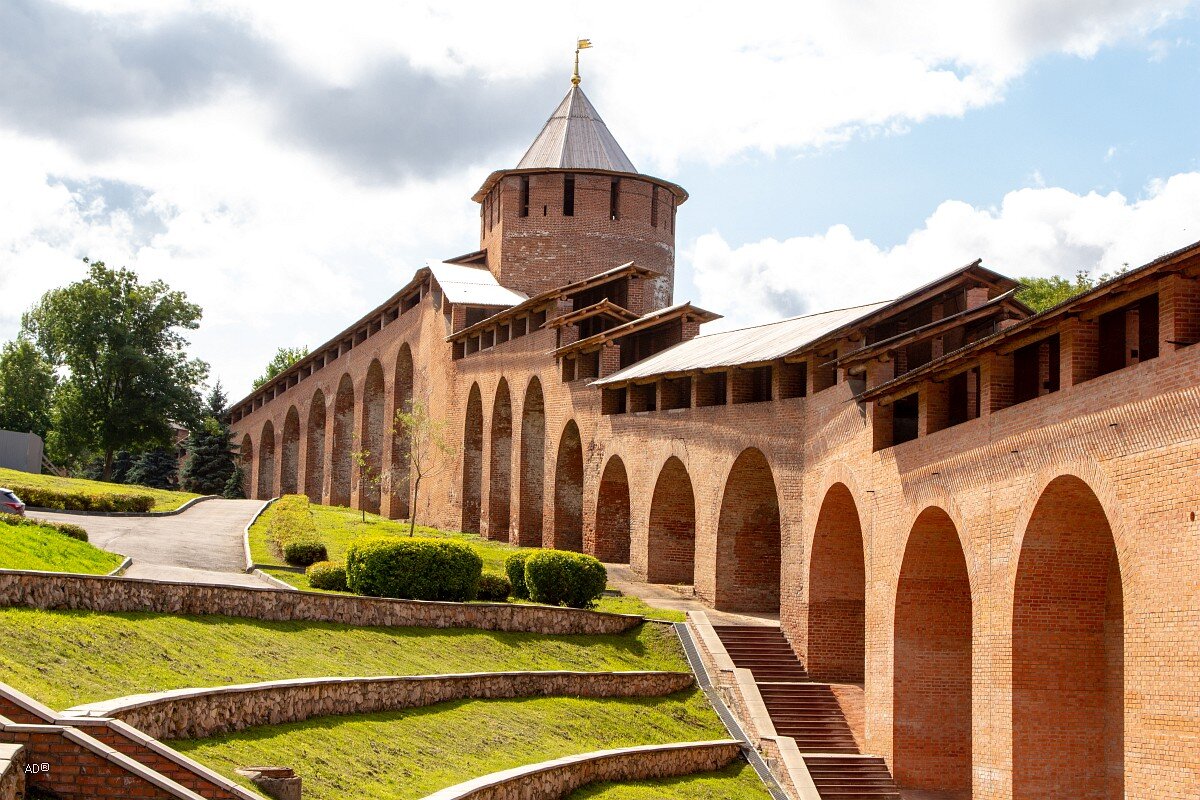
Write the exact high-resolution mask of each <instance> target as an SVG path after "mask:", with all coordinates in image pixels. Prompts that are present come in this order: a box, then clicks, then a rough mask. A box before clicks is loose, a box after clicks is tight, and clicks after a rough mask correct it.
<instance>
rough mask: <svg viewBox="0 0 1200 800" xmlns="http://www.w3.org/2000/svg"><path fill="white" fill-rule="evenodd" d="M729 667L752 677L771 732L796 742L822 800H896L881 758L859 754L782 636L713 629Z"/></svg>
mask: <svg viewBox="0 0 1200 800" xmlns="http://www.w3.org/2000/svg"><path fill="white" fill-rule="evenodd" d="M713 630H714V631H716V633H717V636H718V638H720V640H721V644H722V645H724V647H725V651H726V652H727V653H728V654H729V657H730V659H732V661H733V664H734V666H736V667H739V668H742V669H748V670H750V671H751V672H752V673H754V681H755V683H756V684H757V685H758V691H759V694H760V695H762V699H763V703H764V705H766V708H767V713H769V714H770V715H771V722H772V723H773V724H774V725H775V731H776V732H777V733H778V734H779V735H781V736H790V737H792V738H793V739H795V740H796V747H797V748H798V749H799V750H800V753H801V754H802V756H803V757H804V763H805V764H806V765H807V766H808V771H809V774H810V775H811V776H812V779H813V783H814V784H815V785H816V787H817V791H818V793H819V794H820V795H821V797H822V798H825V800H900V792H899V790H898V789H897V788H896V784H895V783H894V782H893V781H892V775H891V773H890V772H889V771H888V768H887V764H885V763H884V761H883V759H882V758H877V757H875V756H864V755H861V754H860V753H859V749H858V745H857V743H856V742H855V741H854V734H853V733H852V732H851V730H850V725H849V724H848V723H847V722H846V717H845V715H844V714H843V713H842V708H841V706H840V705H839V704H838V701H837V697H835V696H834V694H833V690H832V689H831V688H830V687H829V685H828V684H825V683H814V682H813V681H812V680H811V679H810V678H809V677H808V671H807V670H806V669H805V668H804V665H803V664H802V663H800V660H799V659H798V658H796V654H795V653H793V652H792V647H791V645H790V644H789V643H788V640H787V638H786V637H785V636H784V635H783V631H782V630H781V629H780V628H778V627H775V626H768V625H714V626H713Z"/></svg>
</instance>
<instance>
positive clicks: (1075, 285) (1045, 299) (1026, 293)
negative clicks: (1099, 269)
mask: <svg viewBox="0 0 1200 800" xmlns="http://www.w3.org/2000/svg"><path fill="white" fill-rule="evenodd" d="M1128 271H1129V265H1128V264H1123V265H1122V266H1121V268H1120V269H1118V270H1114V271H1113V272H1104V273H1101V274H1100V276H1099V277H1097V278H1093V277H1092V276H1091V274H1090V273H1088V271H1087V270H1082V269H1081V270H1077V271H1076V272H1075V277H1074V279H1071V278H1064V277H1062V276H1060V275H1051V276H1050V277H1049V278H1018V279H1017V280H1018V281H1019V282H1020V284H1021V288H1020V289H1018V290H1017V299H1018V300H1020V301H1021V302H1022V303H1024V304H1025V305H1027V306H1029V307H1030V308H1032V309H1033V310H1034V311H1045V310H1046V309H1048V308H1054V307H1055V306H1056V305H1058V304H1060V303H1065V302H1066V301H1068V300H1070V299H1071V298H1072V297H1077V296H1078V295H1081V294H1083V293H1084V292H1086V291H1087V290H1089V289H1093V288H1095V287H1096V286H1097V285H1098V284H1101V283H1104V282H1105V281H1108V280H1112V279H1113V278H1115V277H1117V276H1118V275H1123V274H1125V273H1126V272H1128Z"/></svg>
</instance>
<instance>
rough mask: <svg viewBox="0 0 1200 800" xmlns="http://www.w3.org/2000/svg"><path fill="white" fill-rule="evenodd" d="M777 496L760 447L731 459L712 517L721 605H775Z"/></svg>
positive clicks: (743, 608) (752, 608) (745, 608)
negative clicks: (717, 512)
mask: <svg viewBox="0 0 1200 800" xmlns="http://www.w3.org/2000/svg"><path fill="white" fill-rule="evenodd" d="M781 547H782V545H781V541H780V529H779V498H778V496H777V495H776V493H775V479H774V478H773V477H772V476H771V467H770V465H769V464H767V459H766V456H764V455H763V454H762V452H761V451H759V450H757V449H755V448H753V447H752V448H750V449H748V450H744V451H742V454H741V455H739V456H738V457H737V461H735V462H733V469H731V470H730V471H729V478H728V479H727V480H726V481H725V493H724V495H723V496H722V497H721V517H720V521H719V522H718V523H717V587H716V597H715V598H714V600H715V603H714V605H715V606H716V607H717V608H718V609H719V610H721V611H765V612H772V613H774V612H778V611H779V570H780V553H781Z"/></svg>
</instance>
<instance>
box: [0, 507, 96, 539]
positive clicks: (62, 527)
mask: <svg viewBox="0 0 1200 800" xmlns="http://www.w3.org/2000/svg"><path fill="white" fill-rule="evenodd" d="M0 522H3V523H5V524H6V525H14V526H25V525H30V526H33V527H35V528H53V529H54V530H56V531H58V532H59V533H61V534H63V535H64V536H70V537H71V538H72V539H78V540H79V541H81V542H86V541H87V540H88V534H87V531H86V530H84V529H83V528H81V527H79V526H78V525H72V524H71V523H69V522H47V521H45V520H39V519H31V518H29V517H18V516H17V515H16V514H0Z"/></svg>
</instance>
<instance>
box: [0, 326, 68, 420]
mask: <svg viewBox="0 0 1200 800" xmlns="http://www.w3.org/2000/svg"><path fill="white" fill-rule="evenodd" d="M57 384H58V378H57V377H55V375H54V365H53V364H51V363H50V362H49V361H48V360H47V359H46V357H45V356H43V355H42V354H41V353H40V352H39V351H38V349H37V347H35V346H34V344H33V342H32V341H31V340H30V339H29V338H28V337H26V336H18V337H17V338H16V339H14V340H13V341H11V342H8V343H7V344H5V345H4V349H3V350H0V429H4V430H9V431H21V432H22V433H24V432H29V433H36V434H37V435H38V436H40V437H42V439H45V438H46V434H47V433H48V432H49V431H50V408H51V403H52V402H53V399H54V389H55V387H56V386H57Z"/></svg>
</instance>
